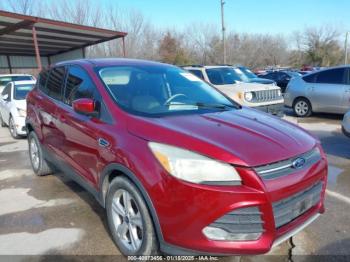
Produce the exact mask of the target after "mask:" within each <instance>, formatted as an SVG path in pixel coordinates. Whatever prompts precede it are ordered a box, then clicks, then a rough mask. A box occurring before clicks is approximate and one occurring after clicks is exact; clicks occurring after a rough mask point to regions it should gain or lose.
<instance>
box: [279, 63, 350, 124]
mask: <svg viewBox="0 0 350 262" xmlns="http://www.w3.org/2000/svg"><path fill="white" fill-rule="evenodd" d="M349 72H350V67H349V66H340V67H334V68H330V69H325V70H321V71H316V72H314V73H311V74H308V75H305V76H303V77H297V78H293V79H292V80H291V81H290V82H289V84H288V87H287V91H286V94H285V96H284V98H285V104H286V106H288V107H292V108H293V110H294V112H295V114H296V115H297V116H299V117H307V116H310V115H311V114H312V113H313V112H315V113H316V112H322V113H335V114H345V113H346V112H347V111H348V110H349V107H350V79H349Z"/></svg>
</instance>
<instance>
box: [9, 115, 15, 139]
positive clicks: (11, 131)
mask: <svg viewBox="0 0 350 262" xmlns="http://www.w3.org/2000/svg"><path fill="white" fill-rule="evenodd" d="M9 129H10V133H11V135H12V136H13V137H15V138H16V137H17V131H16V126H15V123H14V121H13V118H12V117H11V118H10V123H9Z"/></svg>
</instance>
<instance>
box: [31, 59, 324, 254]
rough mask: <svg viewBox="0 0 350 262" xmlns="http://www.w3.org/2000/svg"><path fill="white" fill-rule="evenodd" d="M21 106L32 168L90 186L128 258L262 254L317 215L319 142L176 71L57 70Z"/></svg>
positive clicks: (123, 67)
mask: <svg viewBox="0 0 350 262" xmlns="http://www.w3.org/2000/svg"><path fill="white" fill-rule="evenodd" d="M27 103H28V112H27V120H26V123H27V129H28V131H29V136H28V142H29V155H30V160H31V164H32V167H33V170H34V172H35V173H36V174H37V175H39V176H42V175H46V174H49V173H51V172H52V171H51V169H50V166H56V167H57V168H59V169H61V170H63V171H64V173H66V174H67V175H69V176H70V177H71V178H73V179H74V180H75V181H77V182H78V183H80V184H81V185H82V186H84V187H85V188H86V189H87V190H89V191H90V192H91V193H92V194H93V195H94V196H95V198H96V199H97V200H98V202H99V203H100V204H101V205H102V206H103V207H104V208H106V214H107V220H108V226H109V229H110V231H111V236H112V238H113V240H114V242H115V243H116V245H117V246H118V247H119V249H120V251H121V252H122V253H123V254H125V255H149V254H154V253H155V252H157V250H158V249H159V248H160V250H161V251H162V252H164V253H167V254H201V253H203V252H204V253H207V254H208V253H209V254H221V255H223V254H225V255H229V254H260V253H265V252H267V251H269V250H270V248H271V247H272V246H275V245H278V244H279V243H281V242H282V241H284V240H286V239H289V238H290V237H291V236H292V235H293V234H295V233H297V232H298V231H300V230H302V229H303V228H304V227H305V226H307V225H309V224H310V223H311V222H312V221H313V220H315V219H316V218H317V217H318V216H319V215H320V213H323V212H324V193H325V188H326V183H327V161H326V157H325V154H324V152H323V150H322V148H321V145H320V142H319V141H318V140H316V139H315V138H313V137H312V136H311V135H310V134H308V133H306V132H304V131H303V130H302V129H300V128H298V127H297V126H295V125H293V124H291V123H288V122H285V121H284V120H280V119H278V118H276V117H273V116H269V115H268V114H265V113H262V112H259V111H257V110H252V109H250V108H247V107H242V106H240V105H239V104H237V103H236V102H234V101H233V100H231V99H230V98H229V97H227V96H225V95H224V94H222V93H220V92H218V91H217V90H216V89H215V88H213V87H212V86H210V85H209V84H207V83H206V82H204V81H202V80H200V79H199V78H197V77H195V76H193V75H192V74H190V73H188V72H186V71H184V70H182V69H180V68H178V67H175V66H171V65H166V64H161V63H156V62H149V61H141V60H126V59H121V60H120V59H101V60H98V59H97V60H75V61H68V62H63V63H59V64H57V65H55V66H53V67H52V68H50V69H49V70H44V71H42V72H41V73H40V76H39V80H38V83H37V85H36V87H35V88H34V89H33V91H31V92H30V93H29V95H28V97H27ZM77 215H79V214H78V213H77Z"/></svg>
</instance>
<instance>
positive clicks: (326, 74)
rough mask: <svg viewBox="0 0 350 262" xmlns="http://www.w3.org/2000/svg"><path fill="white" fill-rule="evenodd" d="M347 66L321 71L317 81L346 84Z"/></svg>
mask: <svg viewBox="0 0 350 262" xmlns="http://www.w3.org/2000/svg"><path fill="white" fill-rule="evenodd" d="M344 80H345V68H336V69H330V70H326V71H323V72H319V73H318V76H317V78H316V82H317V83H320V84H344V82H345V81H344Z"/></svg>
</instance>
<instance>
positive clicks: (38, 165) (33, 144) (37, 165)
mask: <svg viewBox="0 0 350 262" xmlns="http://www.w3.org/2000/svg"><path fill="white" fill-rule="evenodd" d="M28 143H29V156H30V163H31V164H32V168H33V171H34V173H35V174H36V175H37V176H45V175H49V174H51V173H52V170H51V168H50V167H49V165H48V163H47V161H46V160H45V158H44V156H43V151H42V149H41V145H40V142H39V139H38V137H37V136H36V134H35V133H34V132H33V131H32V132H30V133H29V135H28Z"/></svg>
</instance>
